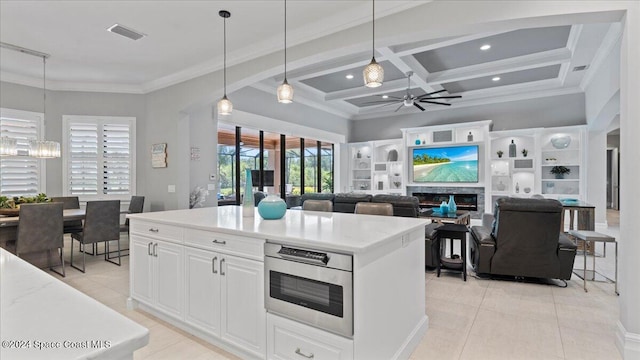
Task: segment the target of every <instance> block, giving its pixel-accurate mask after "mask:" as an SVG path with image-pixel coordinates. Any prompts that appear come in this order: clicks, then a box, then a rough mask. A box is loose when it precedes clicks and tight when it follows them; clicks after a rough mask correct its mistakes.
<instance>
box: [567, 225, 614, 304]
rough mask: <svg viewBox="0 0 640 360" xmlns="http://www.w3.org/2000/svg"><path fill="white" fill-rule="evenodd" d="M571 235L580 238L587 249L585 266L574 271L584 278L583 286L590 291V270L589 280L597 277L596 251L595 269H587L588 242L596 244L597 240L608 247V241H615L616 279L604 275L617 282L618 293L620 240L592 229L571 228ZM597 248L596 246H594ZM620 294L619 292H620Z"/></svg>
mask: <svg viewBox="0 0 640 360" xmlns="http://www.w3.org/2000/svg"><path fill="white" fill-rule="evenodd" d="M569 235H571V236H573V237H574V238H576V239H577V240H580V241H582V242H583V243H584V248H585V251H583V252H582V253H583V255H584V264H583V265H584V267H583V269H575V270H574V272H575V274H576V275H578V277H581V278H582V280H583V287H584V291H585V292H586V291H588V290H587V272H589V274H590V275H591V276H589V277H590V279H589V280H591V281H595V278H596V254H595V251H594V252H593V270H587V251H586V249H587V242H593V243H594V244H595V243H596V242H602V243H604V247H605V249H606V248H607V243H614V244H615V246H616V247H615V251H616V252H615V261H616V269H615V280H611V279H609V278H608V277H606V276H604V275H602V274H600V273H598V274H600V275H602V276H603V277H604V278H605V279H607V280H609V281H613V282H614V283H615V292H616V294H618V242H616V239H615V238H614V237H611V236H609V235H605V234H600V233H597V232H595V231H590V230H569ZM594 248H595V246H594ZM580 270H582V276H580V274H579V271H580ZM618 295H619V294H618Z"/></svg>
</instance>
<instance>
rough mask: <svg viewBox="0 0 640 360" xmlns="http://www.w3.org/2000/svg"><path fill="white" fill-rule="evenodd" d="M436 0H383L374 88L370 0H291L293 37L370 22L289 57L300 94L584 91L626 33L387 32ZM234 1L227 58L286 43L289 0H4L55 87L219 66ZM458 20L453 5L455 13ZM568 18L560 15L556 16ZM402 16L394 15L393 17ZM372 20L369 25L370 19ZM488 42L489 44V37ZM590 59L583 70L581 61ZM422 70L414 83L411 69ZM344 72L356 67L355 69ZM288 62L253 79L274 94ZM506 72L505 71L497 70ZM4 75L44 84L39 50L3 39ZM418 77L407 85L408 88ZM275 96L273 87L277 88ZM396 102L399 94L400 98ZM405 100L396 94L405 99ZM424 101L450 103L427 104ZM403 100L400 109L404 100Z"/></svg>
mask: <svg viewBox="0 0 640 360" xmlns="http://www.w3.org/2000/svg"><path fill="white" fill-rule="evenodd" d="M429 3H430V1H377V2H376V18H377V19H378V21H377V23H376V24H378V22H381V23H382V24H381V25H380V27H379V28H377V33H376V35H377V37H378V39H382V40H381V41H378V42H376V48H375V54H376V59H377V60H378V61H379V62H380V63H381V64H382V66H383V67H384V70H385V80H384V84H383V85H382V86H381V87H378V88H374V89H371V88H365V87H364V86H363V80H362V69H363V68H364V66H365V65H366V64H367V63H368V62H369V60H370V59H371V51H370V50H368V51H363V49H365V48H367V47H368V46H369V44H370V38H368V36H370V34H371V33H370V32H369V30H368V29H369V24H370V21H371V17H370V16H371V12H370V11H371V7H370V6H371V2H370V1H368V0H354V1H347V0H341V1H314V0H292V1H289V8H288V14H289V15H290V17H289V18H288V19H287V20H288V36H289V47H290V48H291V47H295V46H296V45H301V44H302V45H303V44H305V43H308V42H309V41H312V40H314V39H320V38H322V37H327V36H331V35H332V34H333V35H335V36H339V35H340V33H341V31H345V30H347V29H352V28H356V27H358V26H363V27H362V28H361V32H359V33H358V34H362V35H364V36H363V40H362V44H366V45H367V46H364V45H363V46H361V47H354V48H352V49H344V51H340V52H336V53H337V54H339V55H335V54H334V55H333V56H332V58H330V59H328V58H326V57H322V56H319V57H318V58H317V60H316V59H311V60H309V59H306V60H305V61H300V62H297V63H295V62H294V63H290V64H289V69H288V72H287V78H288V80H289V82H290V83H291V84H292V85H293V86H294V89H295V99H294V101H296V102H299V103H302V104H304V105H307V106H312V107H315V108H318V109H321V110H324V111H327V112H330V113H333V114H336V115H340V116H342V117H345V118H348V119H353V120H360V119H367V118H373V117H388V116H394V115H398V114H407V113H419V112H420V110H419V109H418V108H416V107H414V106H407V107H398V106H384V107H382V106H381V105H371V104H369V103H370V102H372V101H378V100H382V95H388V96H390V97H398V98H402V97H403V96H404V95H405V94H407V91H408V92H409V93H410V94H413V95H415V96H418V95H422V94H425V93H430V92H435V91H440V90H445V91H442V92H440V93H438V94H437V95H434V96H438V95H440V96H447V95H461V96H462V98H461V99H442V100H440V101H442V102H446V103H450V104H451V107H463V106H475V105H482V104H488V103H494V102H504V101H513V100H523V99H530V98H536V97H543V96H554V95H558V96H561V95H566V94H570V93H576V92H581V91H583V88H584V83H585V82H586V81H588V78H589V77H590V75H589V69H590V66H592V63H593V62H594V61H596V62H597V61H598V58H602V57H603V56H604V55H606V52H607V51H609V50H610V49H611V43H613V42H615V40H616V39H617V37H618V36H619V29H620V26H619V24H617V23H610V22H589V23H584V24H580V23H575V22H573V23H570V24H564V25H556V26H538V27H536V26H535V25H532V23H527V24H524V25H522V26H520V27H518V25H517V24H516V23H514V25H513V26H510V27H509V28H505V27H501V28H500V29H499V30H495V31H492V32H481V33H464V32H461V31H459V32H457V33H456V35H449V36H444V37H443V36H442V34H441V33H440V37H433V38H428V37H424V36H422V37H420V36H417V35H416V34H424V33H421V32H420V31H418V30H420V29H419V28H420V25H419V24H416V25H415V26H414V27H415V28H416V32H415V33H407V35H406V36H405V37H403V38H397V37H396V38H393V39H385V22H384V20H385V18H387V17H388V18H392V17H395V18H400V19H401V17H399V16H400V15H402V14H405V13H408V12H411V11H413V9H414V8H416V7H418V6H422V7H424V6H429V5H430V4H429ZM223 8H224V9H227V10H229V11H231V13H232V17H231V18H230V19H229V21H228V28H227V30H228V46H229V48H228V61H229V64H230V65H234V64H239V63H242V62H244V61H247V60H250V59H255V58H256V57H259V56H262V55H266V54H270V53H278V56H281V51H282V35H283V33H282V20H283V9H282V2H281V1H275V0H263V1H257V0H255V1H118V2H113V1H0V20H1V21H0V41H2V42H5V43H11V44H15V45H19V46H23V47H26V48H30V49H34V50H37V51H41V52H45V53H49V54H51V58H50V59H49V60H48V62H47V78H48V87H49V88H53V89H57V90H78V91H110V92H129V93H146V92H150V91H153V90H155V89H160V88H162V87H166V86H170V85H172V84H175V83H178V82H182V81H185V80H188V79H191V78H194V77H197V76H200V75H204V74H207V73H210V72H212V71H217V70H220V69H221V67H222V51H221V49H222V36H221V35H222V34H221V27H222V21H221V19H220V18H219V17H218V15H217V12H218V10H220V9H223ZM451 21H452V23H455V16H453V15H452V18H451ZM114 23H120V24H122V25H125V26H128V27H131V28H133V29H135V30H138V31H140V32H142V33H145V34H147V35H148V36H147V37H145V38H143V39H141V40H138V41H132V40H129V39H126V38H122V37H119V36H118V35H115V34H113V33H109V32H107V31H106V30H105V29H106V28H107V27H109V26H111V25H113V24H114ZM559 23H561V22H559ZM390 26H391V27H393V24H392V23H391V24H390V23H389V22H387V23H386V29H389V27H390ZM365 30H366V31H365ZM483 45H490V46H491V47H490V49H488V50H481V49H480V48H481V46H483ZM580 69H582V70H580ZM407 72H412V73H413V76H412V77H411V81H410V83H409V84H408V81H407V78H406V74H407ZM347 75H352V76H353V77H352V78H351V79H348V78H347ZM282 78H283V74H279V75H275V76H269V77H268V78H264V79H261V80H259V81H257V82H255V83H252V84H250V85H249V86H251V87H253V88H255V89H258V90H262V91H264V92H267V93H270V94H275V89H276V87H277V86H278V85H279V84H280V83H281V82H282ZM497 78H499V79H497ZM0 80H2V81H9V82H15V83H21V84H27V85H31V86H38V87H39V86H41V85H42V62H41V60H38V59H37V58H33V57H29V56H26V55H24V54H20V53H16V52H14V51H10V50H6V49H0ZM408 85H409V87H410V89H409V90H407V86H408ZM274 98H275V95H274ZM398 104H399V103H398ZM396 105H397V104H396ZM422 105H423V106H424V108H425V110H426V111H439V110H446V109H447V108H450V107H445V106H440V105H432V104H422ZM396 109H397V111H396Z"/></svg>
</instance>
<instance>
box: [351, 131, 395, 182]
mask: <svg viewBox="0 0 640 360" xmlns="http://www.w3.org/2000/svg"><path fill="white" fill-rule="evenodd" d="M348 149H349V155H348V156H349V189H347V190H348V191H353V192H364V193H370V194H404V192H405V180H404V179H405V176H404V173H405V170H404V166H403V164H404V147H403V146H402V139H393V140H377V141H368V142H362V143H351V144H349V147H348Z"/></svg>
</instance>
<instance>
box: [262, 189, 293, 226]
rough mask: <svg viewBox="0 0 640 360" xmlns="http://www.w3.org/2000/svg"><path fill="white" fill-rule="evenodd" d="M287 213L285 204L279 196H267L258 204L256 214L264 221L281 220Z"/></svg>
mask: <svg viewBox="0 0 640 360" xmlns="http://www.w3.org/2000/svg"><path fill="white" fill-rule="evenodd" d="M286 212H287V203H286V202H285V201H284V200H282V198H280V197H279V196H276V195H273V194H272V195H268V196H267V197H266V198H264V199H262V200H261V201H260V203H259V204H258V213H259V214H260V216H262V218H263V219H265V220H277V219H281V218H282V217H283V216H284V214H285V213H286Z"/></svg>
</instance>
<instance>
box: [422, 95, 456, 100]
mask: <svg viewBox="0 0 640 360" xmlns="http://www.w3.org/2000/svg"><path fill="white" fill-rule="evenodd" d="M461 97H462V95H451V96H434V97H428V98H422V99H427V100H438V99H459V98H461Z"/></svg>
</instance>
